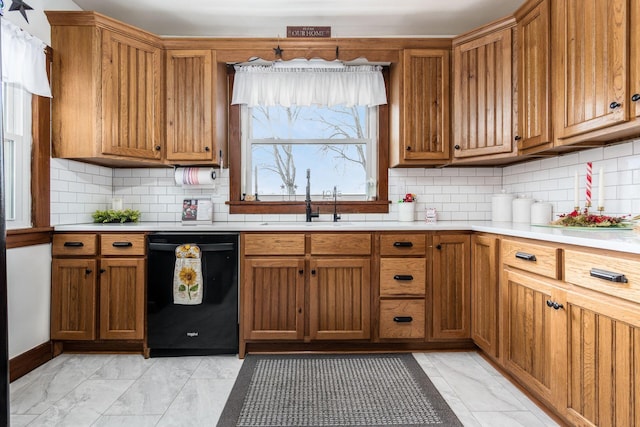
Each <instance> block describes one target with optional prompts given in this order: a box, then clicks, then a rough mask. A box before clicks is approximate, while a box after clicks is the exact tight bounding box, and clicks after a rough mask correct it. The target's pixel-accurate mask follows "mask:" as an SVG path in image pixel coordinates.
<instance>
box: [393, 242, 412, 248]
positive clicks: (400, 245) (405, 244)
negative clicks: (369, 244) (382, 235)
mask: <svg viewBox="0 0 640 427" xmlns="http://www.w3.org/2000/svg"><path fill="white" fill-rule="evenodd" d="M393 246H395V247H396V248H411V247H413V243H412V242H393Z"/></svg>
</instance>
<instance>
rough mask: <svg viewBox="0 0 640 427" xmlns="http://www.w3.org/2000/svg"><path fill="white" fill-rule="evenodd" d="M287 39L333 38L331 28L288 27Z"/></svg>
mask: <svg viewBox="0 0 640 427" xmlns="http://www.w3.org/2000/svg"><path fill="white" fill-rule="evenodd" d="M287 37H309V38H323V37H331V27H287Z"/></svg>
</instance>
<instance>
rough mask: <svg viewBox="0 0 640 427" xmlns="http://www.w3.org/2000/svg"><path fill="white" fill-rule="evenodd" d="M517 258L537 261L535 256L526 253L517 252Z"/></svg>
mask: <svg viewBox="0 0 640 427" xmlns="http://www.w3.org/2000/svg"><path fill="white" fill-rule="evenodd" d="M516 258H518V259H523V260H525V261H536V256H535V255H534V254H528V253H526V252H516Z"/></svg>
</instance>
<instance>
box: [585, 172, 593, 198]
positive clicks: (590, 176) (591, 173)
mask: <svg viewBox="0 0 640 427" xmlns="http://www.w3.org/2000/svg"><path fill="white" fill-rule="evenodd" d="M592 180H593V164H592V163H591V162H587V203H586V205H585V206H586V207H588V208H589V207H591V182H592Z"/></svg>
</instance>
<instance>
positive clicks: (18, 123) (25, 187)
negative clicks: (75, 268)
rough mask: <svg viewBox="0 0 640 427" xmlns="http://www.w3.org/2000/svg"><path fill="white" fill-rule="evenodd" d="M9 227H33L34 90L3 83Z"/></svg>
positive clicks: (6, 204) (6, 209)
mask: <svg viewBox="0 0 640 427" xmlns="http://www.w3.org/2000/svg"><path fill="white" fill-rule="evenodd" d="M2 93H3V105H4V108H3V123H4V141H3V144H4V170H5V215H6V220H7V222H6V224H7V229H16V228H27V227H31V225H32V223H31V113H32V111H31V94H30V93H29V92H27V91H25V90H24V89H21V88H19V87H18V86H16V85H14V84H6V83H5V84H3V91H2Z"/></svg>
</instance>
